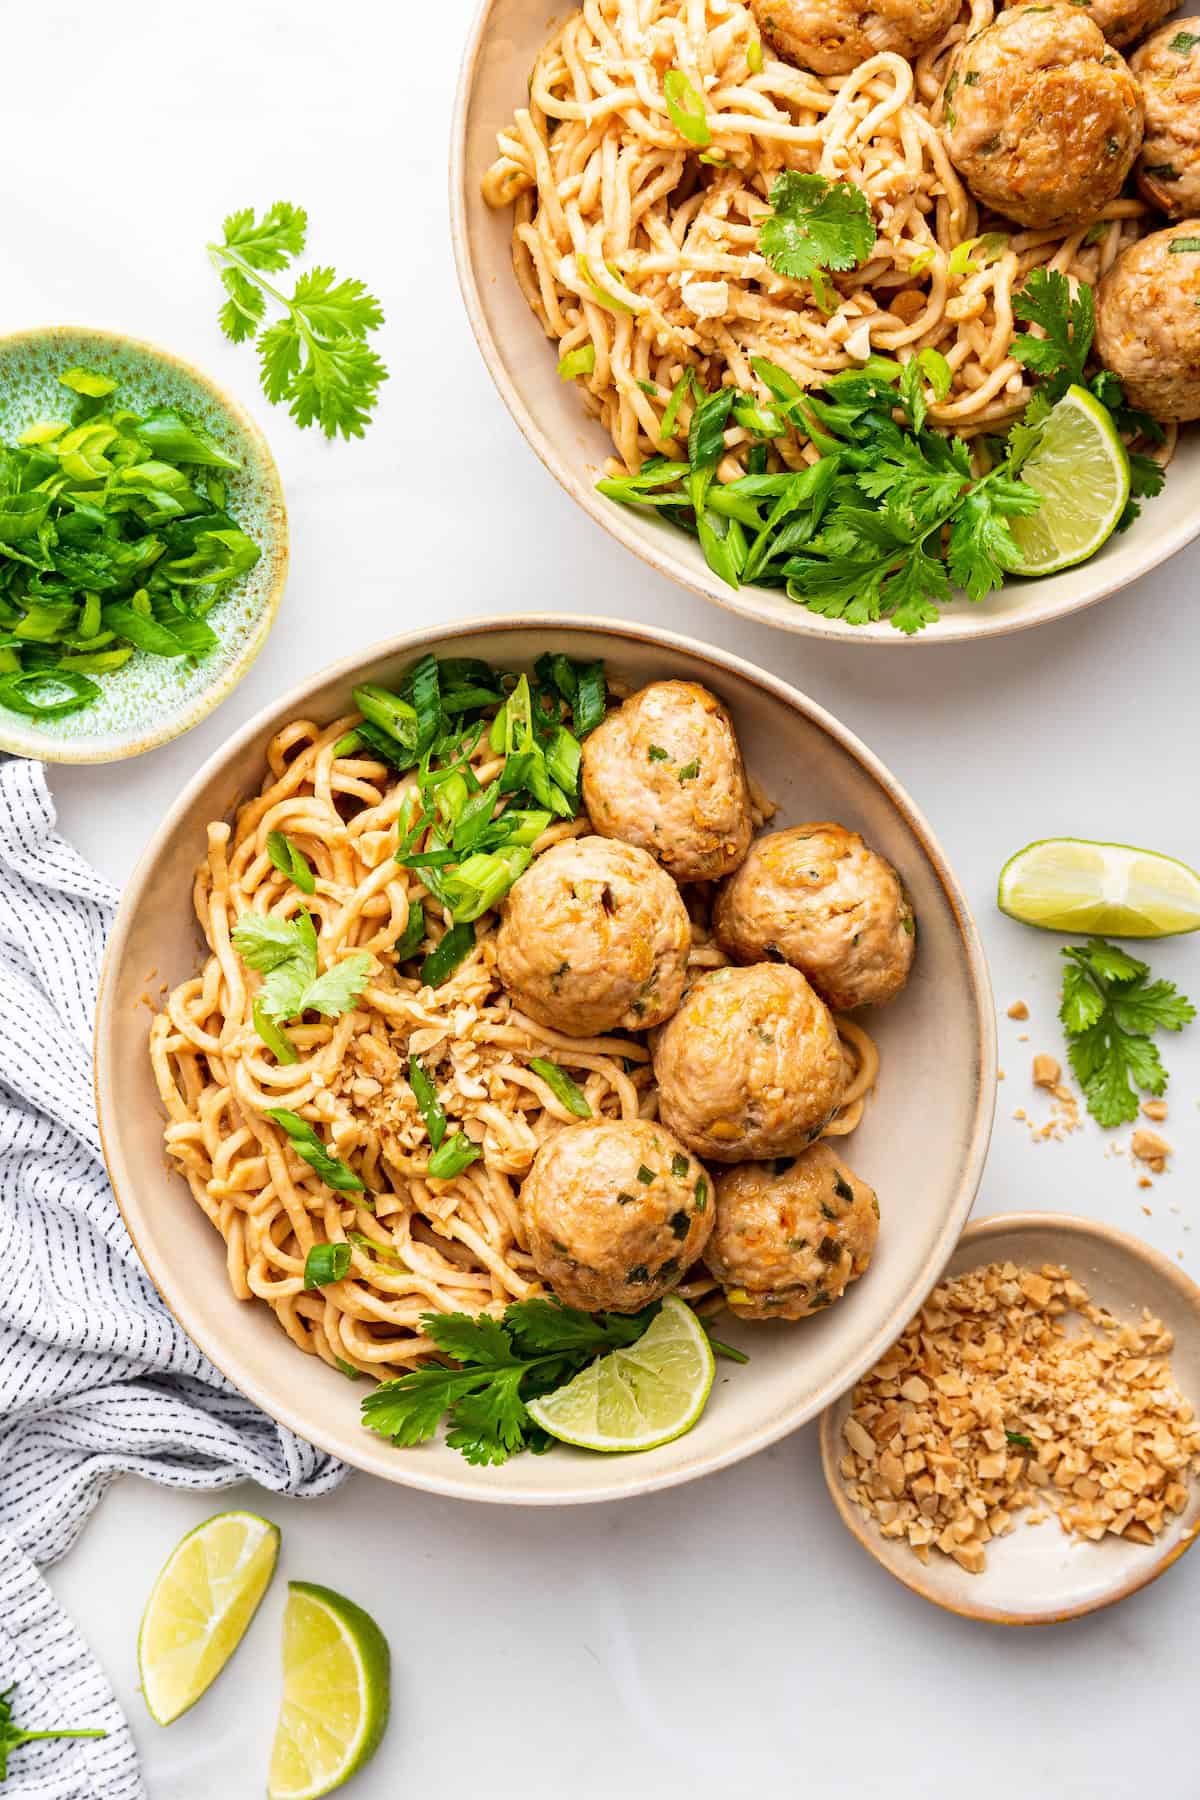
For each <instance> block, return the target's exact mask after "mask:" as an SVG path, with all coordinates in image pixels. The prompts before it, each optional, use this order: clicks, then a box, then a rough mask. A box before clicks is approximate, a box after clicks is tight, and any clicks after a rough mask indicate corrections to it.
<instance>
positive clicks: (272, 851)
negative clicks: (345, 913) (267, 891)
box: [267, 831, 317, 894]
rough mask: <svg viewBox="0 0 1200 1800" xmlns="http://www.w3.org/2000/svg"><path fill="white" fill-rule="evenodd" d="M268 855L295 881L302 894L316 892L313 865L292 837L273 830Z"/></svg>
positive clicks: (269, 838) (282, 872)
mask: <svg viewBox="0 0 1200 1800" xmlns="http://www.w3.org/2000/svg"><path fill="white" fill-rule="evenodd" d="M267 855H268V856H269V857H270V859H271V862H272V863H273V865H274V866H275V868H277V869H278V870H279V873H280V874H281V875H286V876H287V877H288V879H289V880H290V881H294V882H295V884H296V886H297V887H298V888H299V889H300V892H301V893H302V894H315V893H316V891H317V881H316V877H315V875H314V874H313V872H312V865H311V863H310V862H309V860H308V858H307V857H306V856H305V854H304V852H303V851H302V850H298V849H297V848H296V846H295V844H293V842H292V840H291V838H290V837H288V836H287V835H286V834H285V833H284V832H282V831H272V832H269V833H268V835H267Z"/></svg>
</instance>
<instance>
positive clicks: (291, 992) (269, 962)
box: [232, 912, 375, 1020]
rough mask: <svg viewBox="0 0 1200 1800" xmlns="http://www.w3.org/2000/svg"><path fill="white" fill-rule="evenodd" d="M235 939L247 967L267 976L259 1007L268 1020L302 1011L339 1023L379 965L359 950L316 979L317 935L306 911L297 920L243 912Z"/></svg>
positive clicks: (293, 1016) (295, 1015)
mask: <svg viewBox="0 0 1200 1800" xmlns="http://www.w3.org/2000/svg"><path fill="white" fill-rule="evenodd" d="M232 937H233V947H234V949H235V950H236V951H237V953H238V955H239V956H240V957H241V959H242V961H243V962H244V963H245V964H246V965H247V967H248V968H251V969H254V970H256V971H257V972H258V973H259V974H261V975H264V976H265V977H266V979H265V980H264V982H263V985H262V992H261V993H260V994H259V996H258V1005H259V1006H260V1008H261V1010H262V1011H263V1013H265V1014H266V1016H267V1017H268V1018H269V1019H275V1020H279V1019H296V1018H299V1016H300V1014H301V1013H304V1012H319V1013H323V1014H324V1015H325V1017H326V1018H329V1019H336V1018H338V1017H339V1016H340V1014H342V1013H344V1012H349V1010H350V1008H351V1007H352V1006H353V1005H354V1004H355V1002H356V1001H357V1000H358V998H359V996H360V995H361V993H362V991H363V989H364V988H365V987H366V985H367V981H368V979H369V977H370V974H371V970H372V969H373V968H374V966H375V959H374V957H372V956H370V955H368V953H367V952H366V951H365V950H355V951H353V952H352V953H351V954H350V955H349V956H344V957H343V958H342V959H341V961H340V962H336V963H333V964H331V966H330V967H329V968H328V969H326V971H325V973H324V974H323V975H318V974H317V930H316V926H315V925H314V924H313V922H312V917H311V915H310V914H309V913H306V912H302V913H298V914H297V915H296V917H295V918H294V919H284V918H281V917H280V916H279V914H278V913H258V912H245V913H243V914H242V916H241V918H240V919H239V920H238V922H237V924H236V925H235V926H234V928H233V932H232Z"/></svg>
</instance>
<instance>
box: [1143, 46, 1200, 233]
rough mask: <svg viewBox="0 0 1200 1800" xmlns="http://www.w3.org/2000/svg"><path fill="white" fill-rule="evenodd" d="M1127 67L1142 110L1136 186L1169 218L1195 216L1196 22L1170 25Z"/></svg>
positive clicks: (1198, 176) (1199, 139)
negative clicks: (1135, 83)
mask: <svg viewBox="0 0 1200 1800" xmlns="http://www.w3.org/2000/svg"><path fill="white" fill-rule="evenodd" d="M1129 66H1130V68H1131V69H1132V70H1133V72H1134V75H1135V76H1136V77H1137V80H1138V85H1139V86H1140V88H1141V90H1142V101H1143V104H1144V106H1145V109H1146V135H1145V137H1144V138H1143V139H1142V154H1141V155H1140V156H1139V157H1138V165H1137V178H1138V185H1139V187H1140V188H1141V190H1142V192H1143V193H1144V194H1145V196H1146V198H1147V200H1149V201H1150V202H1151V203H1152V204H1153V205H1155V206H1158V207H1161V209H1162V210H1163V212H1165V213H1166V214H1167V216H1168V217H1169V218H1172V219H1179V218H1182V217H1183V215H1184V214H1185V213H1193V214H1194V213H1200V17H1192V18H1190V19H1172V21H1171V23H1170V24H1169V25H1165V26H1164V27H1163V29H1162V30H1161V31H1156V32H1155V34H1154V36H1153V37H1152V38H1147V39H1146V42H1145V43H1144V44H1143V45H1142V46H1141V48H1140V49H1139V50H1135V51H1134V53H1133V55H1132V56H1131V57H1130V59H1129Z"/></svg>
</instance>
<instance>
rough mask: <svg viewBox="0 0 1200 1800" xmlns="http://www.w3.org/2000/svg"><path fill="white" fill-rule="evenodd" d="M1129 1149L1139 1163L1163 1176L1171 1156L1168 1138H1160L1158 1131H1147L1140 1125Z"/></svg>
mask: <svg viewBox="0 0 1200 1800" xmlns="http://www.w3.org/2000/svg"><path fill="white" fill-rule="evenodd" d="M1129 1148H1130V1150H1131V1151H1132V1152H1133V1154H1134V1155H1135V1156H1136V1157H1137V1159H1138V1161H1139V1162H1144V1163H1145V1164H1146V1167H1147V1168H1149V1169H1153V1170H1154V1171H1155V1173H1156V1174H1161V1173H1162V1171H1163V1170H1164V1169H1165V1168H1166V1166H1167V1158H1168V1156H1170V1154H1171V1146H1170V1144H1168V1142H1167V1140H1166V1138H1165V1137H1160V1136H1159V1134H1158V1132H1157V1131H1147V1130H1146V1127H1145V1126H1144V1125H1140V1126H1139V1127H1138V1129H1137V1130H1136V1131H1135V1132H1134V1134H1133V1137H1132V1138H1131V1139H1130V1142H1129Z"/></svg>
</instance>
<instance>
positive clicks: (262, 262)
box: [208, 200, 388, 438]
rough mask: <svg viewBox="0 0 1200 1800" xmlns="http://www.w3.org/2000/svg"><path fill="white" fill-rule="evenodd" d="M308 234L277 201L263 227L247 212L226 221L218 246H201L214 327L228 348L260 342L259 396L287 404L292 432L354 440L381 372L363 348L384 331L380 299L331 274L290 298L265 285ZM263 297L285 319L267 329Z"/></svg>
mask: <svg viewBox="0 0 1200 1800" xmlns="http://www.w3.org/2000/svg"><path fill="white" fill-rule="evenodd" d="M307 228H308V219H307V215H306V214H305V212H304V211H303V209H302V208H300V207H296V206H292V205H291V204H290V203H289V202H287V201H282V200H281V201H277V202H276V203H275V205H274V206H272V207H270V208H268V210H267V211H266V212H265V213H264V214H263V216H262V219H261V220H259V219H257V218H256V216H255V214H254V212H253V211H252V209H250V208H249V207H247V208H244V209H243V210H242V211H241V212H237V213H231V214H230V216H229V217H228V218H227V219H226V221H225V236H224V241H223V242H221V243H211V244H209V246H208V252H209V256H210V258H211V260H212V262H213V264H214V266H215V267H216V268H217V270H218V272H219V274H220V277H221V281H222V284H223V285H224V288H225V292H226V295H227V299H226V301H225V304H224V306H222V308H221V311H220V314H219V318H220V325H221V329H222V331H223V332H224V333H225V335H226V336H227V337H230V338H232V339H233V341H234V342H235V343H242V342H244V341H245V340H246V339H248V338H251V337H256V338H257V349H258V354H259V378H260V380H261V382H262V388H263V392H264V393H265V394H266V396H267V399H268V400H270V401H271V402H272V404H279V403H281V402H286V403H287V406H288V411H289V412H290V413H291V415H292V417H293V419H295V421H296V423H297V424H298V425H300V426H301V427H304V426H308V425H313V424H316V425H319V426H320V428H321V430H322V431H323V432H324V433H325V435H326V437H336V436H337V435H338V434H339V433H340V434H341V435H342V436H343V437H345V438H351V437H361V436H362V434H363V430H364V428H365V427H366V425H368V424H369V423H370V419H371V413H372V410H373V408H374V406H375V403H376V401H377V399H378V397H379V389H380V387H381V385H382V384H383V382H384V381H386V380H387V374H388V372H387V369H386V367H385V366H384V364H383V362H382V360H381V358H380V357H379V356H378V355H377V354H376V352H375V351H374V350H373V349H371V347H370V345H369V344H367V342H366V337H367V334H368V332H371V331H375V330H377V329H378V327H379V326H380V325H382V324H383V308H382V307H381V306H380V304H379V301H378V300H377V299H376V298H375V296H374V294H372V293H370V292H368V290H367V287H366V285H365V284H364V283H363V282H361V281H359V280H358V279H357V278H355V277H353V276H350V277H346V278H343V279H339V278H338V276H337V275H336V273H335V272H334V270H333V269H331V268H328V267H317V268H313V269H308V270H306V271H304V272H302V273H301V274H299V275H298V276H297V278H296V282H295V285H294V287H293V290H292V294H291V297H290V298H289V297H288V296H287V295H286V294H283V293H281V292H280V291H279V290H278V289H277V288H276V287H274V286H272V285H271V284H270V283H268V282H267V281H266V280H265V279H264V274H263V272H264V271H265V272H268V273H270V272H274V271H276V270H279V269H282V268H283V267H284V266H285V265H286V264H287V262H288V261H289V260H290V259H291V258H292V257H293V256H298V255H299V254H300V253H301V251H302V250H303V249H304V243H305V237H306V233H307ZM268 299H270V300H271V301H273V302H274V303H275V304H277V305H279V306H281V307H282V308H283V316H282V317H280V318H277V319H275V320H274V322H273V323H271V324H269V325H266V326H265V327H264V325H263V321H264V319H265V317H266V306H267V300H268Z"/></svg>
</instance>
